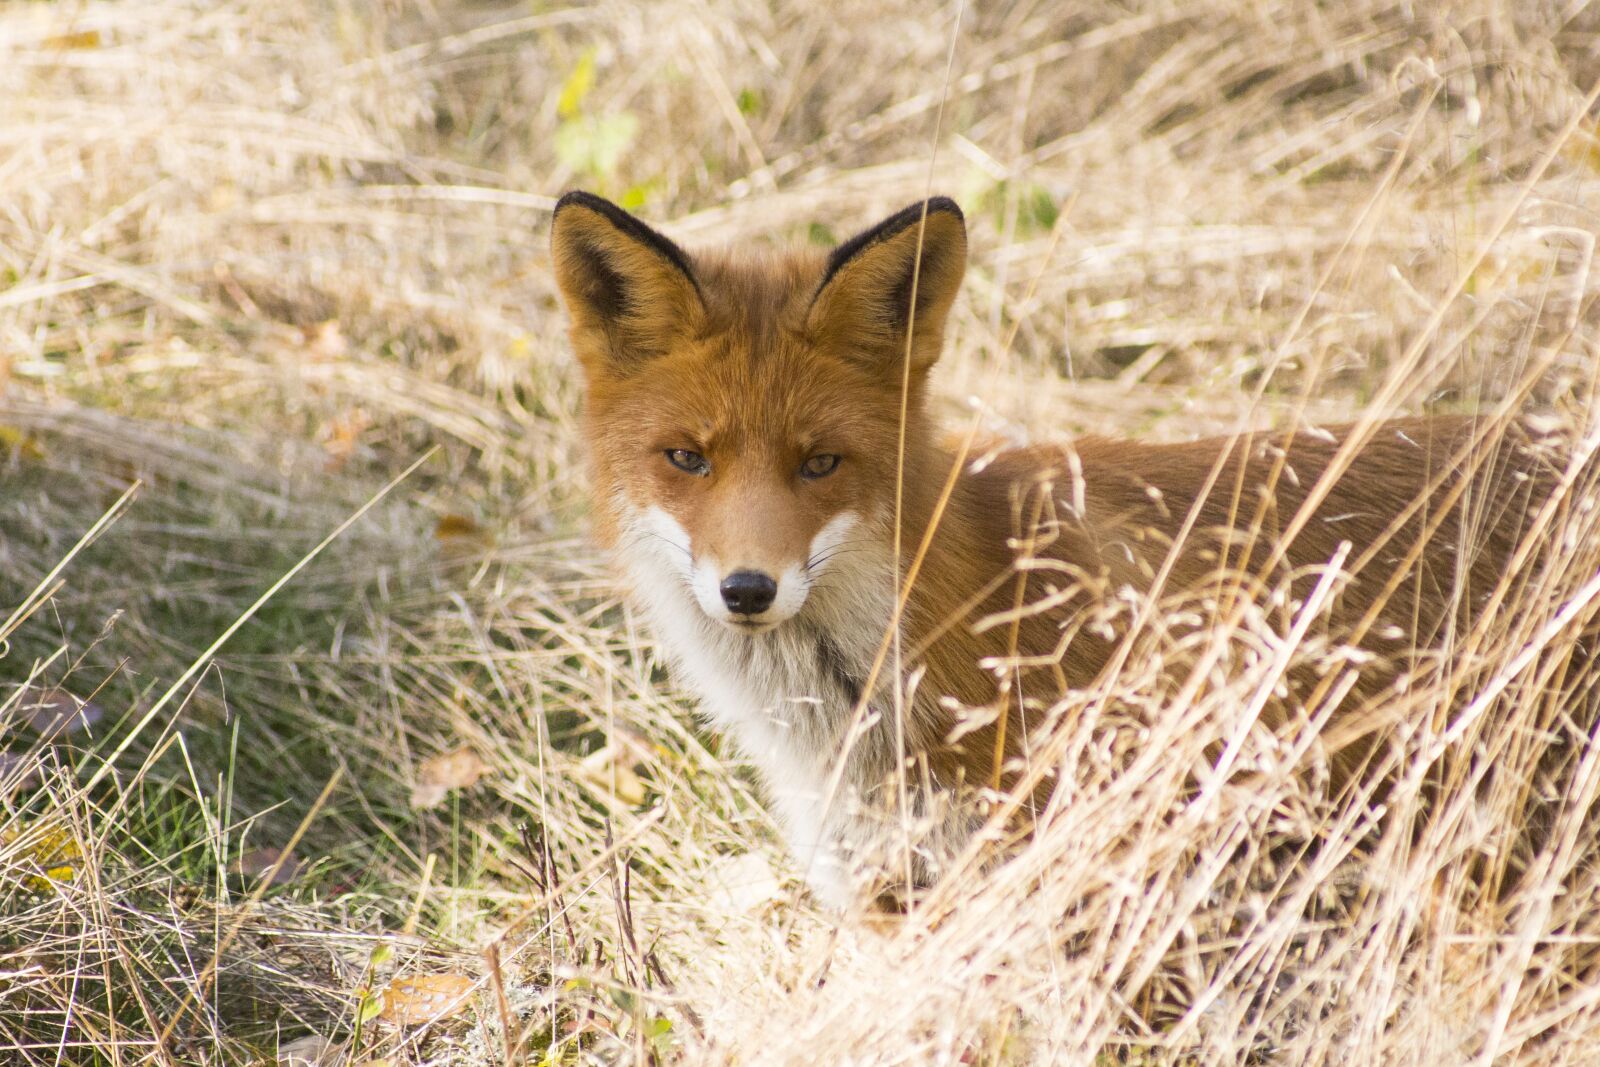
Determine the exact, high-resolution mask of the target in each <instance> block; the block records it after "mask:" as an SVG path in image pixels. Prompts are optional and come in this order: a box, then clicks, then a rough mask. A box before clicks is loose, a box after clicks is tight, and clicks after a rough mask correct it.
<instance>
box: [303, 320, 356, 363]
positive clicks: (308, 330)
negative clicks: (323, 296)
mask: <svg viewBox="0 0 1600 1067" xmlns="http://www.w3.org/2000/svg"><path fill="white" fill-rule="evenodd" d="M300 341H301V343H302V344H304V345H305V347H306V355H307V356H310V357H311V358H312V359H314V360H334V359H340V358H342V357H344V356H346V355H348V354H349V352H350V342H349V341H346V340H345V339H344V331H343V330H341V329H340V328H339V320H338V319H328V320H327V321H326V322H319V323H316V324H315V325H313V326H302V327H300Z"/></svg>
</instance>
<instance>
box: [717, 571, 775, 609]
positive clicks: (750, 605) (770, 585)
mask: <svg viewBox="0 0 1600 1067" xmlns="http://www.w3.org/2000/svg"><path fill="white" fill-rule="evenodd" d="M777 595H778V583H777V582H775V581H773V580H772V579H771V578H769V577H767V576H766V575H765V574H762V573H761V572H760V571H734V572H733V573H732V574H730V575H728V576H727V577H726V578H724V579H722V602H723V603H724V604H726V605H728V610H729V611H731V612H733V613H734V614H735V615H760V614H761V613H762V612H763V611H766V610H767V609H768V608H770V607H772V601H773V600H774V599H775V598H776V597H777Z"/></svg>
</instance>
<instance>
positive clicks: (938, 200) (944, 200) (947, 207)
mask: <svg viewBox="0 0 1600 1067" xmlns="http://www.w3.org/2000/svg"><path fill="white" fill-rule="evenodd" d="M913 206H914V207H916V206H920V205H913ZM936 211H942V212H944V213H946V214H949V215H954V216H955V217H956V221H957V222H959V223H961V224H962V225H963V226H965V225H966V224H967V217H966V216H965V215H963V214H962V213H961V205H959V204H957V203H956V202H955V201H954V200H952V199H950V198H949V197H948V196H935V197H931V198H930V199H929V200H928V214H930V215H932V214H933V213H934V212H936Z"/></svg>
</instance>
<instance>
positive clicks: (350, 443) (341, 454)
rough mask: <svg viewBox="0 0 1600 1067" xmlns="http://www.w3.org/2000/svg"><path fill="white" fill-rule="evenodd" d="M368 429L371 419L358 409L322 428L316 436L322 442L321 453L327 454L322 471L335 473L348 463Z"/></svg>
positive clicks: (370, 426)
mask: <svg viewBox="0 0 1600 1067" xmlns="http://www.w3.org/2000/svg"><path fill="white" fill-rule="evenodd" d="M370 429H372V419H371V417H369V416H368V415H367V413H366V412H365V411H363V410H361V409H360V408H355V409H353V410H351V411H347V412H345V413H344V414H341V415H338V416H336V417H335V418H334V419H333V421H332V422H330V423H328V424H327V425H326V426H324V427H323V428H322V431H321V432H320V433H319V434H318V435H317V436H318V438H319V439H320V440H321V441H322V448H323V451H325V452H327V454H328V461H327V463H325V464H324V465H323V467H324V469H325V470H328V471H337V470H339V469H340V468H341V467H343V466H344V465H345V464H346V463H347V462H349V460H350V457H351V456H353V455H355V451H356V446H357V445H358V444H360V443H361V435H362V434H364V433H366V432H367V431H368V430H370Z"/></svg>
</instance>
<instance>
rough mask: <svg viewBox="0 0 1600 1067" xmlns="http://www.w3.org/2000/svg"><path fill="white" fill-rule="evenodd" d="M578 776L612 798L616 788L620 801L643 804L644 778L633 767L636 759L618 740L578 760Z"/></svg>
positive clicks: (602, 794)
mask: <svg viewBox="0 0 1600 1067" xmlns="http://www.w3.org/2000/svg"><path fill="white" fill-rule="evenodd" d="M578 777H580V778H582V779H583V780H584V781H586V782H588V783H589V784H590V785H591V786H593V787H594V788H595V789H596V790H598V791H599V793H600V794H601V796H603V797H609V796H611V795H612V793H613V790H614V791H615V793H616V797H617V799H618V800H620V801H622V802H623V803H624V804H629V805H632V806H633V807H638V806H639V805H640V804H643V803H644V797H645V789H644V779H642V778H640V777H639V775H638V773H637V772H636V771H635V770H634V769H633V760H631V759H629V758H628V753H627V752H626V751H625V750H624V749H623V748H622V747H621V746H619V745H617V744H615V743H611V744H607V745H606V746H604V747H603V748H601V749H600V750H599V751H597V752H591V753H589V755H587V756H585V757H583V759H581V760H579V761H578Z"/></svg>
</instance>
